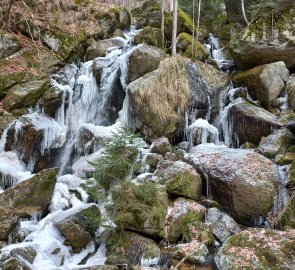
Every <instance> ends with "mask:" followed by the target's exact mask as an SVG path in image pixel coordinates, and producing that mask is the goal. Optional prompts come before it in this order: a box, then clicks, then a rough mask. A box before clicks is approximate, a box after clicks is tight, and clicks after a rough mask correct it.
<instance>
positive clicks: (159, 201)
mask: <svg viewBox="0 0 295 270" xmlns="http://www.w3.org/2000/svg"><path fill="white" fill-rule="evenodd" d="M112 199H113V203H112V205H110V206H109V212H110V214H111V217H112V218H113V220H114V222H115V223H116V225H117V226H118V227H119V228H123V229H129V230H133V231H136V232H139V233H142V234H145V235H149V236H151V237H154V238H161V237H163V236H164V226H165V216H166V210H167V207H168V195H167V192H166V190H165V187H163V186H159V185H157V184H154V183H151V182H143V183H140V184H138V183H131V182H130V183H123V184H122V185H121V186H119V187H116V188H114V189H113V190H112Z"/></svg>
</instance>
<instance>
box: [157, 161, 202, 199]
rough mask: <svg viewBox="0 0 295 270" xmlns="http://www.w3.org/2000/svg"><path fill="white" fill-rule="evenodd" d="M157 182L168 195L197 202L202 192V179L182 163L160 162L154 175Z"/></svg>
mask: <svg viewBox="0 0 295 270" xmlns="http://www.w3.org/2000/svg"><path fill="white" fill-rule="evenodd" d="M154 175H155V176H157V177H158V182H159V183H160V184H163V185H165V186H166V188H167V192H168V193H169V194H173V195H178V196H182V197H185V198H188V199H193V200H198V199H199V198H200V195H201V190H202V179H201V177H200V175H199V174H198V173H197V172H196V170H195V169H194V168H193V167H192V166H191V165H189V164H187V163H185V162H183V161H176V162H173V161H168V160H164V161H161V162H160V163H159V164H158V166H157V170H156V171H155V173H154Z"/></svg>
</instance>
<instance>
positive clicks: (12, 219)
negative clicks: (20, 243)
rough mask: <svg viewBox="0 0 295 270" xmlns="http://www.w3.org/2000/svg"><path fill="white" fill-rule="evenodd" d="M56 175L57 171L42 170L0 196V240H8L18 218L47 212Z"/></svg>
mask: <svg viewBox="0 0 295 270" xmlns="http://www.w3.org/2000/svg"><path fill="white" fill-rule="evenodd" d="M56 175H57V169H48V170H43V171H41V172H40V173H38V174H36V175H35V176H33V177H32V178H30V179H28V180H25V181H23V182H21V183H19V184H17V185H16V186H15V187H13V188H9V189H6V190H5V191H4V192H3V193H2V194H0V240H7V239H8V235H9V232H10V231H11V230H12V229H13V228H14V226H15V225H16V224H17V220H18V219H19V218H22V217H30V216H31V215H32V214H33V213H35V212H46V211H48V207H49V205H50V202H51V199H52V195H53V191H54V186H55V182H56Z"/></svg>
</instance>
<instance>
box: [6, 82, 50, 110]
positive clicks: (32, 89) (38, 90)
mask: <svg viewBox="0 0 295 270" xmlns="http://www.w3.org/2000/svg"><path fill="white" fill-rule="evenodd" d="M49 87H50V84H49V80H48V78H36V79H34V80H31V81H29V82H26V83H23V84H17V85H15V86H13V87H12V88H10V89H9V91H8V93H7V95H6V96H5V98H4V99H3V100H2V102H3V106H4V108H5V109H6V110H7V111H9V112H11V111H13V110H16V109H21V108H28V107H32V106H34V105H35V104H36V102H37V101H38V99H39V98H40V97H41V96H42V94H43V93H44V92H45V91H46V90H47V89H49Z"/></svg>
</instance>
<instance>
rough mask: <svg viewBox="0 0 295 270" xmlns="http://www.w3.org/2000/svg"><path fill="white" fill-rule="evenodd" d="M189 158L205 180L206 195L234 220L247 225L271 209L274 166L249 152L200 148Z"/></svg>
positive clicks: (275, 183) (277, 180)
mask: <svg viewBox="0 0 295 270" xmlns="http://www.w3.org/2000/svg"><path fill="white" fill-rule="evenodd" d="M188 159H189V160H190V163H191V164H192V165H193V167H194V168H195V169H196V170H197V171H198V172H199V173H200V174H201V175H202V176H203V177H205V179H208V183H207V184H208V191H209V194H208V196H211V197H212V198H213V199H214V200H216V201H218V202H219V203H220V204H221V205H222V206H223V207H224V209H225V210H227V212H228V213H230V214H232V216H233V217H234V218H236V219H237V221H239V222H241V223H244V224H250V223H251V221H253V218H255V217H259V216H264V215H266V214H267V213H268V211H270V210H271V208H272V206H273V203H274V198H275V195H276V192H277V187H278V182H279V176H278V171H277V167H276V165H275V164H274V163H272V162H271V161H270V160H269V159H267V158H265V157H263V156H262V155H260V154H257V153H255V152H253V151H251V150H244V149H231V148H227V147H225V146H216V145H206V144H205V145H204V144H203V145H199V146H196V147H194V148H193V149H192V150H191V152H190V154H189V156H188Z"/></svg>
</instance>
